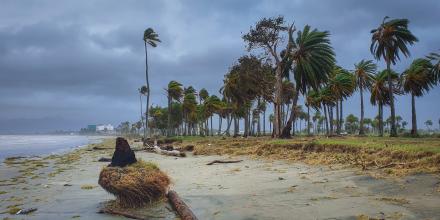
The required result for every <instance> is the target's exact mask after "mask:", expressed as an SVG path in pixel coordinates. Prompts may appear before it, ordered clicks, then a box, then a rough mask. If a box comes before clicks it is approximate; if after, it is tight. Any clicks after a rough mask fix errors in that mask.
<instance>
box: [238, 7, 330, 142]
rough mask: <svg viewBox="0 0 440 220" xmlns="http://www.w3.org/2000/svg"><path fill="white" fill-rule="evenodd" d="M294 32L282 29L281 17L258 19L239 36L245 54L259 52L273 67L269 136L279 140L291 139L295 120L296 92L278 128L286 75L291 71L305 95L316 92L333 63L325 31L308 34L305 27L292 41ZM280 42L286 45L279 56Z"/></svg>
mask: <svg viewBox="0 0 440 220" xmlns="http://www.w3.org/2000/svg"><path fill="white" fill-rule="evenodd" d="M295 31H296V28H295V27H294V25H293V24H290V25H286V24H285V22H284V17H282V16H278V17H274V18H263V19H261V20H260V21H259V22H257V24H256V25H255V27H251V29H250V30H249V32H248V33H246V34H245V35H243V39H244V41H245V42H246V43H247V44H248V45H247V49H248V50H252V49H257V50H260V51H261V50H263V51H264V52H265V54H267V55H268V56H271V57H267V58H270V59H269V60H270V61H271V62H272V64H273V66H274V67H275V68H274V70H275V71H274V72H275V74H274V75H275V86H274V87H275V95H274V113H275V114H274V117H275V118H274V129H273V130H274V132H273V136H275V137H281V138H288V137H290V136H291V135H290V131H291V130H292V122H293V121H294V120H295V117H296V116H295V115H294V114H295V106H296V104H297V101H298V96H299V92H296V94H295V98H294V99H293V101H292V105H293V107H292V108H291V113H290V117H289V120H288V122H287V123H285V126H284V127H282V123H281V122H282V120H283V119H282V115H281V108H282V105H283V103H282V84H283V78H284V77H285V76H286V73H287V75H288V73H289V71H290V70H293V73H294V74H293V75H294V78H295V81H296V89H297V90H298V91H300V92H301V93H302V94H306V92H307V91H306V89H307V88H308V87H312V88H315V89H317V88H318V87H319V84H320V83H321V82H323V81H325V80H326V78H327V75H328V73H329V72H330V70H331V68H332V66H333V63H334V60H335V59H334V52H333V48H332V47H331V46H330V39H329V35H330V34H329V33H328V32H327V31H324V32H321V31H318V30H316V29H314V30H312V29H311V28H310V26H308V25H307V26H305V27H304V29H303V30H302V31H298V32H297V34H298V35H297V38H296V39H294V37H293V33H294V32H295ZM283 34H286V35H287V36H283ZM284 39H287V43H286V44H285V48H284V49H281V50H279V51H281V53H279V52H278V51H277V50H278V49H279V48H278V47H279V46H280V45H281V44H282V43H283V40H284Z"/></svg>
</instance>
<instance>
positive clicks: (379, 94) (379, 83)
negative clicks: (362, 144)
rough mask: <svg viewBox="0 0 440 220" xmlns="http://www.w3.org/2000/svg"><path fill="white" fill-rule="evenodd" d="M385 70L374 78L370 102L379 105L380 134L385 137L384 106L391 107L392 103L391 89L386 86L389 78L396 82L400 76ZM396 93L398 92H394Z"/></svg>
mask: <svg viewBox="0 0 440 220" xmlns="http://www.w3.org/2000/svg"><path fill="white" fill-rule="evenodd" d="M389 72H390V71H388V70H383V71H381V72H379V73H377V74H376V75H374V77H373V81H372V84H371V88H370V93H371V97H370V102H371V104H372V105H378V107H379V108H378V122H379V123H378V131H379V132H378V133H379V136H381V137H382V136H383V106H385V105H389V104H390V103H391V100H390V96H389V94H390V92H389V91H388V89H389V87H387V86H386V83H387V81H388V78H391V79H392V81H393V82H394V81H396V79H397V78H398V75H397V73H396V72H394V71H393V70H391V73H390V74H388V73H389ZM394 92H396V91H394Z"/></svg>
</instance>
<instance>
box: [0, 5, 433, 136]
mask: <svg viewBox="0 0 440 220" xmlns="http://www.w3.org/2000/svg"><path fill="white" fill-rule="evenodd" d="M0 2H1V5H2V7H0V132H3V133H4V132H13V131H37V130H55V129H78V128H79V127H81V126H85V125H87V124H89V123H105V122H110V123H114V124H117V123H119V122H120V121H123V120H130V121H134V120H137V118H138V114H139V112H138V111H139V106H138V94H137V88H138V87H140V86H141V85H142V84H143V83H144V78H145V76H144V74H145V73H144V71H145V70H144V62H145V61H144V48H143V42H142V32H143V30H144V29H145V28H146V27H150V26H151V27H153V28H154V29H155V30H156V31H157V32H158V33H159V35H160V38H161V39H162V43H161V44H160V45H159V46H158V47H157V48H149V64H150V68H151V69H150V70H151V76H150V77H151V81H152V86H153V87H152V89H153V90H152V102H153V103H154V104H165V99H164V90H163V88H165V86H166V85H167V83H168V82H169V81H170V80H178V81H180V82H182V83H183V84H184V85H193V86H195V87H196V88H197V89H200V88H202V87H205V88H207V89H208V90H209V91H210V92H211V93H217V92H218V89H219V88H220V86H221V84H222V79H223V75H224V74H225V73H226V72H227V70H228V68H229V66H230V65H231V64H233V63H234V61H235V60H236V59H237V58H238V57H239V56H241V55H243V54H246V53H247V52H246V51H245V50H244V43H243V41H242V39H241V35H242V34H243V33H245V32H247V31H248V30H249V27H250V26H251V25H253V24H254V23H255V22H256V21H257V20H258V19H260V18H262V17H267V16H276V15H284V16H285V18H286V20H288V21H289V22H293V21H294V22H295V24H296V26H297V27H298V28H299V29H300V28H302V27H303V26H304V25H305V24H310V25H311V26H312V27H316V28H318V29H320V30H329V31H330V32H331V34H332V37H331V40H332V43H333V46H334V48H335V51H336V53H337V59H338V63H339V64H340V65H342V66H344V67H345V68H348V69H352V68H353V64H354V63H355V62H358V61H359V60H360V59H372V56H371V54H370V53H369V50H368V49H369V43H370V33H369V31H370V30H371V29H372V28H374V27H376V26H377V25H378V24H379V23H380V22H381V20H382V18H383V17H384V16H385V15H388V16H391V17H405V18H409V19H410V20H411V24H410V28H411V30H412V31H413V32H414V33H415V34H416V35H417V37H418V38H419V39H420V42H419V43H417V44H416V45H415V46H413V47H411V52H412V55H413V56H412V57H411V58H409V59H402V61H401V62H399V64H398V65H397V66H396V67H395V68H396V70H398V71H402V70H403V69H404V68H405V67H406V66H407V65H408V64H409V63H410V62H411V60H412V59H413V58H416V57H421V56H425V55H426V54H428V53H429V52H432V51H434V50H437V49H440V38H438V36H439V33H440V26H438V24H437V23H438V20H439V18H440V17H439V15H438V11H439V10H440V3H439V2H438V1H435V0H431V1H423V2H414V1H409V0H408V1H397V0H394V1H385V2H383V1H379V0H376V1H368V2H367V1H364V2H358V1H356V2H355V1H348V0H347V1H346V0H344V1H343V0H339V1H291V0H286V1H277V3H276V4H275V3H274V2H273V1H269V0H261V1H233V0H228V1H202V0H199V1H172V0H168V1H135V0H130V1H124V2H120V1H104V0H98V1H26V2H23V1H13V0H0ZM378 64H379V65H380V67H381V68H383V67H384V65H383V62H382V61H379V62H378ZM439 91H440V89H438V88H436V89H435V90H433V91H431V92H430V93H429V94H428V95H427V96H426V97H423V98H421V99H418V100H417V102H418V106H419V108H418V113H419V122H420V123H421V126H422V123H423V121H424V120H426V119H428V118H429V119H437V118H438V117H439V115H436V114H437V113H436V111H432V110H431V109H435V108H439V107H440V106H439V105H440V104H438V103H436V102H435V100H439V99H440V93H439ZM357 96H358V95H355V96H353V98H351V99H349V100H348V102H346V104H345V105H344V108H345V113H358V111H359V110H358V106H359V103H358V97H357ZM398 103H399V109H398V114H400V115H402V116H403V117H404V118H405V119H406V120H407V121H409V113H410V101H409V99H408V97H399V98H398ZM375 114H376V109H375V108H374V107H372V106H368V107H367V116H368V117H373V116H374V115H375Z"/></svg>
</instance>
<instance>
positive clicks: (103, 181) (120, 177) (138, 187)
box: [98, 160, 170, 208]
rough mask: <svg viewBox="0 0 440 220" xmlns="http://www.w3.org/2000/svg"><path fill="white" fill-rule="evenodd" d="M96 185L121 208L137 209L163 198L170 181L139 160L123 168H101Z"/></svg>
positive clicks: (155, 169)
mask: <svg viewBox="0 0 440 220" xmlns="http://www.w3.org/2000/svg"><path fill="white" fill-rule="evenodd" d="M98 183H99V185H100V186H101V187H102V188H104V189H105V190H106V191H107V192H109V193H111V194H113V195H115V196H116V202H117V204H118V205H120V206H121V207H127V208H137V207H142V206H144V205H147V204H149V203H151V202H153V201H155V200H158V199H159V198H162V197H164V196H165V195H166V192H167V190H168V187H169V185H170V179H169V177H168V176H167V175H166V174H165V173H163V172H162V171H160V170H159V168H158V167H157V166H156V165H154V164H152V163H148V162H144V161H142V160H140V161H138V162H137V163H134V164H132V165H129V166H126V167H123V168H121V167H105V168H103V169H102V171H101V173H100V174H99V181H98Z"/></svg>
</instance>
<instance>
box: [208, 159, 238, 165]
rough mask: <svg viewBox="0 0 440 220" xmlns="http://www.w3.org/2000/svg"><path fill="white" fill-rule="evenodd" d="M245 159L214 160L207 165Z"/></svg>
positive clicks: (236, 161)
mask: <svg viewBox="0 0 440 220" xmlns="http://www.w3.org/2000/svg"><path fill="white" fill-rule="evenodd" d="M242 161H243V160H214V161H212V162H209V163H207V164H206V165H213V164H216V163H240V162H242Z"/></svg>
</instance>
